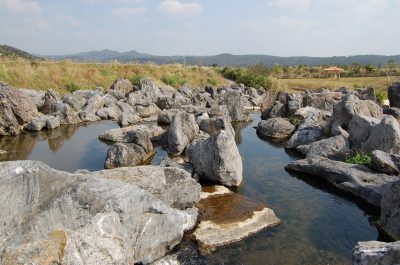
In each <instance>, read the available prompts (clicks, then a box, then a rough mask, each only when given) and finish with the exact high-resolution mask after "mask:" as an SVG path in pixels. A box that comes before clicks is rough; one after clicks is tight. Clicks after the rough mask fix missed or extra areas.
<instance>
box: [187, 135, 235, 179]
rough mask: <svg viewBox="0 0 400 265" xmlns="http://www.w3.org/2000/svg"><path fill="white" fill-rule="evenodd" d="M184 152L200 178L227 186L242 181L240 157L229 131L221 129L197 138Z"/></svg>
mask: <svg viewBox="0 0 400 265" xmlns="http://www.w3.org/2000/svg"><path fill="white" fill-rule="evenodd" d="M186 154H187V156H188V157H189V161H190V163H191V164H192V165H193V170H194V172H195V173H197V174H198V175H199V176H200V178H203V179H206V180H209V181H213V182H215V183H218V184H223V185H226V186H229V187H230V186H233V187H235V186H239V185H240V183H241V182H242V178H243V165H242V158H241V157H240V154H239V150H238V148H237V146H236V143H235V138H234V136H233V135H232V134H231V133H228V132H227V131H225V130H221V131H218V132H215V133H213V134H211V136H210V137H208V138H201V139H197V140H195V141H193V143H191V144H190V145H189V146H188V148H187V150H186Z"/></svg>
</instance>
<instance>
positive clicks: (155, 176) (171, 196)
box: [90, 166, 201, 209]
mask: <svg viewBox="0 0 400 265" xmlns="http://www.w3.org/2000/svg"><path fill="white" fill-rule="evenodd" d="M90 175H92V176H96V177H102V178H106V179H113V180H120V181H123V182H126V183H129V184H134V185H136V186H138V187H139V188H142V189H144V190H146V191H148V192H150V193H151V194H152V195H154V196H155V197H157V198H158V199H160V200H161V201H163V202H164V203H165V204H167V205H169V206H171V207H173V208H179V209H186V208H190V207H192V206H194V204H195V203H197V202H198V201H199V200H200V192H201V186H200V184H198V183H197V182H196V181H195V180H194V179H193V178H192V176H191V174H189V173H188V172H187V171H185V170H183V169H180V168H175V167H158V166H139V167H124V168H115V169H109V170H102V171H97V172H91V173H90Z"/></svg>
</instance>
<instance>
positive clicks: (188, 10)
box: [158, 0, 203, 15]
mask: <svg viewBox="0 0 400 265" xmlns="http://www.w3.org/2000/svg"><path fill="white" fill-rule="evenodd" d="M158 11H160V12H162V13H164V14H167V15H189V14H194V15H198V14H201V13H202V12H203V7H202V6H201V5H200V4H199V3H194V2H193V3H181V2H179V1H178V0H164V1H163V2H161V4H160V5H159V6H158Z"/></svg>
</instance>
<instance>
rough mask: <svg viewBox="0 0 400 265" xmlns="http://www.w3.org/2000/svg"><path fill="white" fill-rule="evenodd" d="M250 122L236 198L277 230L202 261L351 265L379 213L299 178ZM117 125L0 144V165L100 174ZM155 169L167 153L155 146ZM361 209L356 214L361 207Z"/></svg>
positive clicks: (240, 131)
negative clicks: (107, 138) (259, 208)
mask: <svg viewBox="0 0 400 265" xmlns="http://www.w3.org/2000/svg"><path fill="white" fill-rule="evenodd" d="M254 117H255V121H254V122H253V123H247V124H245V123H240V124H235V126H234V127H235V130H236V141H237V143H238V146H239V151H240V153H241V156H242V159H243V167H244V181H243V185H242V186H241V187H240V188H239V190H238V192H239V193H240V194H243V195H245V196H248V197H250V198H252V199H254V200H257V201H259V202H261V203H265V204H266V205H268V206H269V207H270V208H272V209H273V210H274V211H275V213H276V215H277V216H278V217H279V218H280V219H281V220H282V222H283V223H282V224H281V225H279V226H277V227H274V228H270V229H266V230H264V231H261V232H260V233H257V234H255V235H252V236H250V237H249V238H247V239H246V240H243V241H241V242H238V243H235V244H231V245H229V246H225V247H222V248H219V249H218V250H217V251H216V252H214V253H213V254H212V255H211V256H208V257H206V261H207V263H210V264H351V250H352V248H353V246H354V245H355V244H356V242H357V241H364V240H376V239H378V237H379V234H378V231H377V229H376V228H375V226H374V225H373V224H371V223H373V222H374V220H375V219H376V217H377V213H376V212H374V211H372V210H368V208H366V207H365V206H363V205H357V204H356V203H354V202H352V201H350V200H348V198H347V197H346V196H344V195H343V194H341V193H338V192H336V191H334V189H332V188H330V186H329V185H327V184H326V183H324V182H320V181H318V180H317V179H316V178H315V177H311V176H303V177H296V176H292V175H290V174H288V173H287V172H286V171H285V170H284V167H285V165H287V164H288V163H289V162H290V161H292V160H293V159H294V158H293V157H291V156H290V155H289V154H287V153H286V152H285V150H284V149H283V148H282V147H281V146H279V145H276V144H272V143H269V142H267V141H263V140H261V139H259V138H258V137H257V136H256V131H255V129H254V128H253V126H255V125H256V124H257V123H258V121H259V115H255V116H254ZM116 127H118V126H117V125H116V124H115V123H112V122H98V123H92V124H86V125H78V126H69V127H61V128H59V129H56V130H53V131H44V132H38V133H23V134H21V135H19V136H17V137H3V138H0V149H3V150H6V151H8V152H9V153H8V154H7V155H6V156H3V157H1V158H0V160H21V159H33V160H39V161H43V162H44V163H46V164H48V165H50V166H51V167H53V168H56V169H59V170H65V171H69V172H73V171H75V170H77V169H80V168H85V169H89V170H100V169H103V165H104V161H105V158H106V154H107V149H108V146H107V143H105V142H101V141H100V140H98V138H97V137H98V135H99V134H101V133H103V132H104V131H106V130H109V129H112V128H116ZM156 149H157V155H156V156H155V157H154V158H153V162H152V163H153V164H157V163H158V162H159V161H160V160H161V159H162V158H163V157H165V156H166V155H167V154H166V152H164V151H162V150H161V149H160V148H159V147H157V148H156ZM360 207H361V208H360Z"/></svg>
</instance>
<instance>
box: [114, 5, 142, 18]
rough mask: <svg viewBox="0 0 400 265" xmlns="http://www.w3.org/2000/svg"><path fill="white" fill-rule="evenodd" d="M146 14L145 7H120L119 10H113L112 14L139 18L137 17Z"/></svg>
mask: <svg viewBox="0 0 400 265" xmlns="http://www.w3.org/2000/svg"><path fill="white" fill-rule="evenodd" d="M145 12H146V8H145V7H119V8H113V9H112V10H111V13H112V14H113V15H114V16H121V17H127V16H129V17H132V16H137V15H140V14H143V13H145Z"/></svg>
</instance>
